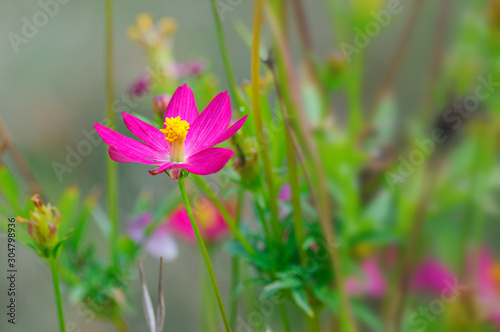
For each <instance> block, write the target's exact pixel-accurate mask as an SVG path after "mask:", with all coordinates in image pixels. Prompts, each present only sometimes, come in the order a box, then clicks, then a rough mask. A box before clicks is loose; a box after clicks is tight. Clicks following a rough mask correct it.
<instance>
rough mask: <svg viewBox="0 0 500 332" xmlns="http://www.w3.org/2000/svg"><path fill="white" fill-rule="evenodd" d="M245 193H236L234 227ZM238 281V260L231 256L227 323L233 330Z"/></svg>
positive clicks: (241, 208)
mask: <svg viewBox="0 0 500 332" xmlns="http://www.w3.org/2000/svg"><path fill="white" fill-rule="evenodd" d="M244 194H245V192H244V191H243V190H241V191H239V192H238V201H237V203H236V204H237V205H236V226H238V225H239V223H240V221H241V213H242V210H243V197H244ZM239 281H240V259H239V257H236V256H233V258H232V259H231V295H230V302H229V322H230V324H231V328H232V329H233V330H235V329H236V317H237V316H238V297H237V296H236V295H235V291H236V288H237V287H238V283H239Z"/></svg>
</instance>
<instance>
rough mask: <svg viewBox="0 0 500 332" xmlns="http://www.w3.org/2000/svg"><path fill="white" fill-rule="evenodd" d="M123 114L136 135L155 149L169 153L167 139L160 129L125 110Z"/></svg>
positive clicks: (126, 122)
mask: <svg viewBox="0 0 500 332" xmlns="http://www.w3.org/2000/svg"><path fill="white" fill-rule="evenodd" d="M122 115H123V121H124V122H125V125H126V126H127V128H128V129H129V130H130V131H131V132H132V133H133V134H134V135H135V136H137V137H139V138H140V139H141V140H142V141H143V142H144V143H146V144H147V145H149V146H151V147H152V148H153V149H155V150H158V151H162V152H165V153H167V154H168V153H169V149H168V143H167V140H166V139H165V135H164V134H163V133H162V132H161V131H160V130H158V129H157V128H155V127H153V126H152V125H150V124H148V123H146V122H144V121H142V120H140V119H138V118H136V117H135V116H132V115H130V114H127V113H125V112H122Z"/></svg>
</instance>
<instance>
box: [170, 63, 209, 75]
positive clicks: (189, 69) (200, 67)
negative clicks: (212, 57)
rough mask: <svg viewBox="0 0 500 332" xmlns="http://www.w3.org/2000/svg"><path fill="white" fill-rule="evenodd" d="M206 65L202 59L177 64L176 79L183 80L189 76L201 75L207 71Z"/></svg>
mask: <svg viewBox="0 0 500 332" xmlns="http://www.w3.org/2000/svg"><path fill="white" fill-rule="evenodd" d="M205 67H206V66H205V63H204V62H203V61H202V60H200V59H195V60H191V61H186V62H182V63H178V64H176V71H175V73H176V77H177V78H178V79H181V78H183V77H187V76H193V75H199V74H201V73H202V72H203V71H205Z"/></svg>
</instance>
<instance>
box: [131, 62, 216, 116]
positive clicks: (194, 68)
mask: <svg viewBox="0 0 500 332" xmlns="http://www.w3.org/2000/svg"><path fill="white" fill-rule="evenodd" d="M205 70H206V66H205V63H204V62H203V61H202V60H200V59H195V60H190V61H186V62H181V63H177V62H175V61H174V62H173V65H171V66H170V67H169V68H165V70H164V71H165V74H166V75H168V76H170V77H172V78H173V79H176V80H181V79H184V78H186V77H189V76H196V75H200V74H201V73H202V72H204V71H205ZM150 89H151V77H150V74H149V73H145V74H144V75H142V76H141V77H140V78H139V79H138V80H137V81H135V82H134V84H133V85H132V87H131V88H130V94H131V95H132V96H135V97H142V96H144V95H145V94H146V93H148V92H149V90H150ZM164 110H165V109H163V110H162V111H164Z"/></svg>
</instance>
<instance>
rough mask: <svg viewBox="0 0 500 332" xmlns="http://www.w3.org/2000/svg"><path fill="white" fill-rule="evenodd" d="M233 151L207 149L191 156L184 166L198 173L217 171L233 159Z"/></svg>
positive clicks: (206, 173)
mask: <svg viewBox="0 0 500 332" xmlns="http://www.w3.org/2000/svg"><path fill="white" fill-rule="evenodd" d="M233 153H234V152H233V151H232V150H229V149H224V148H210V149H206V150H203V151H201V152H198V153H197V154H195V155H193V156H189V157H188V158H187V160H186V163H185V164H182V165H183V166H182V167H183V168H185V169H186V170H187V171H189V172H191V173H194V174H198V175H208V174H212V173H217V172H218V171H220V170H221V169H222V167H224V165H226V163H227V162H228V161H229V159H231V157H232V156H233Z"/></svg>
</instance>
